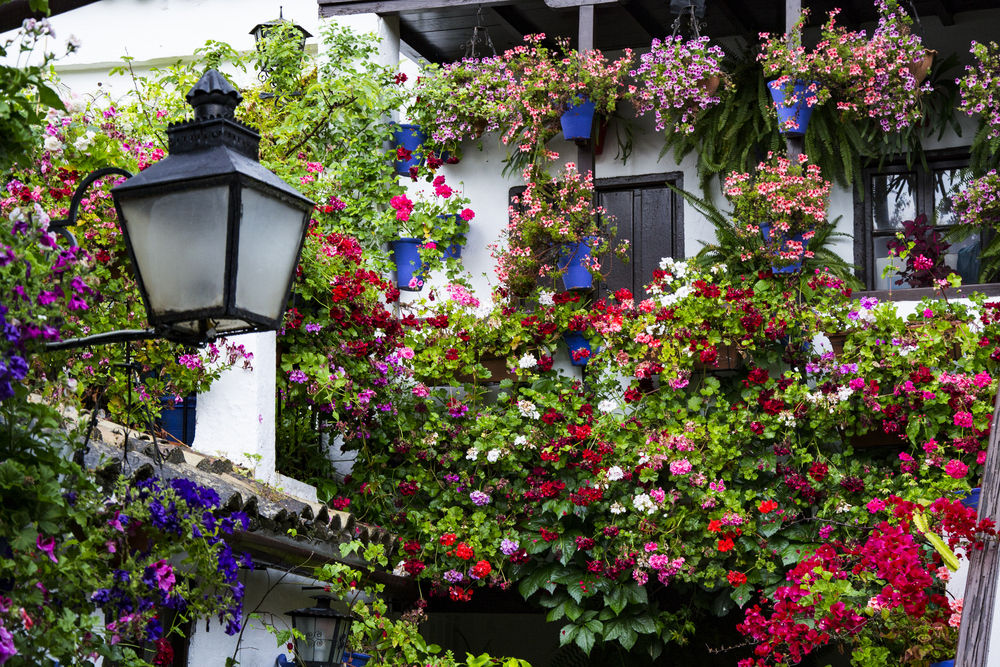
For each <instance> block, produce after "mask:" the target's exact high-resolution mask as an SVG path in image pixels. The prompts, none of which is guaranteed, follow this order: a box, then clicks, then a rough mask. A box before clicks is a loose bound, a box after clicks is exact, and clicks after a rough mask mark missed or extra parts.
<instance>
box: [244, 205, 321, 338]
mask: <svg viewBox="0 0 1000 667" xmlns="http://www.w3.org/2000/svg"><path fill="white" fill-rule="evenodd" d="M242 198H243V222H242V224H241V225H240V250H239V258H238V260H237V262H238V263H237V267H238V268H237V276H236V305H237V306H238V307H239V308H242V309H244V310H248V311H250V312H252V313H256V314H258V315H263V316H264V317H267V318H269V319H272V320H279V319H281V316H282V312H283V310H284V307H285V297H286V296H288V281H289V278H290V277H291V276H292V274H293V273H294V271H295V263H296V262H297V261H298V258H299V243H300V241H301V239H302V233H303V231H304V227H305V224H306V220H307V217H306V215H305V212H304V211H303V210H302V207H301V205H300V206H298V207H295V206H292V205H291V204H288V203H286V202H284V201H281V200H279V199H275V198H274V197H273V196H270V195H266V194H263V193H261V192H259V191H257V190H253V189H250V188H243V190H242Z"/></svg>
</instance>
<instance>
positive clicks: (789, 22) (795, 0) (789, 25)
mask: <svg viewBox="0 0 1000 667" xmlns="http://www.w3.org/2000/svg"><path fill="white" fill-rule="evenodd" d="M801 13H802V0H785V36H786V38H787V39H789V40H790V39H791V37H792V30H794V29H795V23H796V22H797V21H798V20H799V14H801ZM805 143H806V140H805V137H804V136H802V137H785V146H786V148H787V151H788V159H789V160H791V161H792V162H793V163H794V162H796V161H797V159H798V157H799V156H800V155H802V151H803V149H804V148H805Z"/></svg>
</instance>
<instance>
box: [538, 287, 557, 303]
mask: <svg viewBox="0 0 1000 667" xmlns="http://www.w3.org/2000/svg"><path fill="white" fill-rule="evenodd" d="M555 295H556V293H555V292H550V291H549V290H544V289H543V290H542V291H541V292H539V293H538V305H539V306H554V305H555V304H556V301H555V298H554V297H555Z"/></svg>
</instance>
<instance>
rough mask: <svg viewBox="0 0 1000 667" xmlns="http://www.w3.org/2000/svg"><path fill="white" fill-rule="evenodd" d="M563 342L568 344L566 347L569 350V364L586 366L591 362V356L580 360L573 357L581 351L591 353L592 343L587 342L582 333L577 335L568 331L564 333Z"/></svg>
mask: <svg viewBox="0 0 1000 667" xmlns="http://www.w3.org/2000/svg"><path fill="white" fill-rule="evenodd" d="M563 341H564V342H565V343H566V347H568V348H569V362H570V363H571V364H573V365H574V366H586V365H587V362H588V361H590V355H587V356H584V357H581V358H579V359H578V358H576V357H574V356H573V353H574V352H578V351H580V350H586V351H587V352H591V351H592V350H591V348H590V341H589V340H587V339H586V337H584V335H583V334H582V333H577V332H575V331H567V332H566V333H564V334H563Z"/></svg>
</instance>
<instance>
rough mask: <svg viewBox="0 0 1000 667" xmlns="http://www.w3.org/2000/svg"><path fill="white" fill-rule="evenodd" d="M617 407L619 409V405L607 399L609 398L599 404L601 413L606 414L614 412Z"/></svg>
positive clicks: (598, 407)
mask: <svg viewBox="0 0 1000 667" xmlns="http://www.w3.org/2000/svg"><path fill="white" fill-rule="evenodd" d="M617 407H618V404H617V403H615V402H614V401H612V400H610V399H607V398H606V399H604V400H603V401H601V402H600V403H598V404H597V409H598V410H600V411H601V412H605V413H606V412H613V411H614V409H615V408H617Z"/></svg>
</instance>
